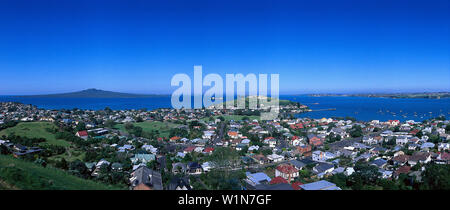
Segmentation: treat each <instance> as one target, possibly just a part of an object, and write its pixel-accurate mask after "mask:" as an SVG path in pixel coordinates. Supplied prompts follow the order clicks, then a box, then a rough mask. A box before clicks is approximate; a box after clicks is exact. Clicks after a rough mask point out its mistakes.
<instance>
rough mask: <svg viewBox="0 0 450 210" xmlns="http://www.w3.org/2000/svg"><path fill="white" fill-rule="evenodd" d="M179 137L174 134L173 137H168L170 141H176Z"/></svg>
mask: <svg viewBox="0 0 450 210" xmlns="http://www.w3.org/2000/svg"><path fill="white" fill-rule="evenodd" d="M179 139H181V137H178V136H174V137H172V138H170V140H171V141H177V140H179Z"/></svg>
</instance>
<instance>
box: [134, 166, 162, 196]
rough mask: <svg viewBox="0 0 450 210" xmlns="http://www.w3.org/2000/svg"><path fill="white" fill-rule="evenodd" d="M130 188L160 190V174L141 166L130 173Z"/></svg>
mask: <svg viewBox="0 0 450 210" xmlns="http://www.w3.org/2000/svg"><path fill="white" fill-rule="evenodd" d="M130 183H131V188H132V189H133V190H162V189H163V185H162V178H161V174H160V173H159V172H157V171H154V170H151V169H149V168H147V167H146V166H141V167H139V168H138V169H136V170H134V171H133V172H132V173H131V178H130Z"/></svg>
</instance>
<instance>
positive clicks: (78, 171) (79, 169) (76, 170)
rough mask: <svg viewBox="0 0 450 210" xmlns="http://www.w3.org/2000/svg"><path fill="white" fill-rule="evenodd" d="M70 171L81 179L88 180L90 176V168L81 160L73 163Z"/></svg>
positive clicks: (70, 165)
mask: <svg viewBox="0 0 450 210" xmlns="http://www.w3.org/2000/svg"><path fill="white" fill-rule="evenodd" d="M69 170H70V171H71V172H72V174H74V175H76V176H79V177H83V178H87V177H89V176H90V173H89V170H88V168H87V167H86V165H85V164H84V163H83V162H81V161H80V160H75V161H73V162H71V163H70V164H69Z"/></svg>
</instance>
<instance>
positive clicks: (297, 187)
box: [292, 181, 303, 190]
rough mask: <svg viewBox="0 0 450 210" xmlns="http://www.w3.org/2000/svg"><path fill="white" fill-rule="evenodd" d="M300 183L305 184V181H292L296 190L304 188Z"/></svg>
mask: <svg viewBox="0 0 450 210" xmlns="http://www.w3.org/2000/svg"><path fill="white" fill-rule="evenodd" d="M300 185H303V183H301V182H299V181H296V182H293V183H292V188H294V190H301V189H302V188H301V187H300Z"/></svg>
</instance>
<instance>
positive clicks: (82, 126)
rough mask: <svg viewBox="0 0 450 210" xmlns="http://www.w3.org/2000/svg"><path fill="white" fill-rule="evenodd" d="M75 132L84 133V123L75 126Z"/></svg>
mask: <svg viewBox="0 0 450 210" xmlns="http://www.w3.org/2000/svg"><path fill="white" fill-rule="evenodd" d="M75 130H77V131H84V130H86V124H85V123H84V122H79V123H78V124H77V127H76V128H75Z"/></svg>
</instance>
